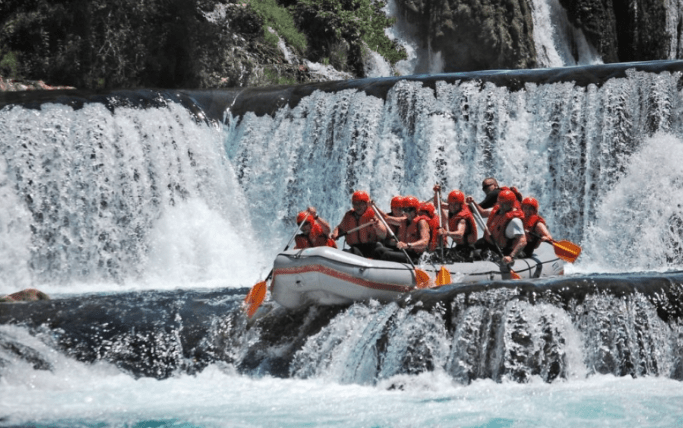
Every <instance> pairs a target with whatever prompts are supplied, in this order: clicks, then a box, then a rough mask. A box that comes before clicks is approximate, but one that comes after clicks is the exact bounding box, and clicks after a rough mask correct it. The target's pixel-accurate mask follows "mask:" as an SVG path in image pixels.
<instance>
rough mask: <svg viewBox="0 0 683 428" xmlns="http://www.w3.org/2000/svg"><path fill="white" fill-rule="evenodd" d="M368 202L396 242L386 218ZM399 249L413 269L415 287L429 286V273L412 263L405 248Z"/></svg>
mask: <svg viewBox="0 0 683 428" xmlns="http://www.w3.org/2000/svg"><path fill="white" fill-rule="evenodd" d="M370 203H371V204H372V209H373V210H374V211H375V215H376V216H377V217H379V219H380V220H381V221H382V224H384V227H386V228H387V231H389V233H390V234H391V237H392V238H394V240H396V242H397V243H398V238H397V237H396V235H395V234H394V231H393V230H391V228H390V227H389V225H388V224H387V222H386V220H384V217H382V214H380V213H379V209H377V207H376V206H375V203H374V202H372V201H371V202H370ZM401 251H403V254H405V255H406V259H408V262H409V263H410V265H411V266H412V267H413V270H414V271H415V283H416V285H417V288H426V287H427V286H429V275H428V274H427V272H425V271H423V270H420V269H418V268H416V267H415V263H413V260H412V259H411V258H410V256H409V255H408V253H407V252H406V250H405V249H403V248H401Z"/></svg>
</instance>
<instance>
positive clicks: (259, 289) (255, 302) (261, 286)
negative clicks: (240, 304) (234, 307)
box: [244, 281, 268, 318]
mask: <svg viewBox="0 0 683 428" xmlns="http://www.w3.org/2000/svg"><path fill="white" fill-rule="evenodd" d="M267 288H268V287H266V281H261V282H259V283H257V284H256V285H255V286H254V287H253V288H252V289H251V290H249V293H247V297H246V298H245V299H244V310H245V311H246V312H247V316H248V317H249V318H251V317H252V316H253V315H254V314H255V313H256V310H257V309H258V308H259V306H261V303H262V302H263V299H265V297H266V289H267Z"/></svg>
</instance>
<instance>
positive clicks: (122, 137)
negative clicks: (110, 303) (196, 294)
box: [0, 103, 258, 292]
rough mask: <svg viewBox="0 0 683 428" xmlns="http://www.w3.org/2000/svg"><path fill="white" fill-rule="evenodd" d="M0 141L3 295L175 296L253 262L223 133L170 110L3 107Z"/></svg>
mask: <svg viewBox="0 0 683 428" xmlns="http://www.w3.org/2000/svg"><path fill="white" fill-rule="evenodd" d="M0 134H1V135H2V136H0V153H2V158H0V186H1V187H0V198H2V202H3V209H2V212H1V214H0V236H1V237H2V246H1V247H0V251H2V254H3V255H4V256H5V257H3V263H2V265H0V269H2V272H1V274H0V287H2V289H3V291H4V290H8V292H9V290H16V289H17V287H18V286H27V285H33V286H40V284H50V285H57V284H64V285H68V284H74V283H89V284H93V283H95V284H97V283H100V282H101V283H103V284H104V283H111V284H125V283H130V282H131V281H143V282H145V281H146V282H149V283H153V284H155V286H158V287H166V286H168V287H173V286H174V285H175V286H177V285H178V284H182V283H183V282H192V283H195V282H196V281H199V282H202V281H211V280H216V279H217V278H220V277H226V276H227V275H228V272H232V274H233V275H234V276H233V277H237V278H239V276H240V272H246V269H247V268H246V267H245V268H243V269H241V268H239V267H238V264H239V263H236V262H238V261H239V260H244V258H245V257H249V258H250V259H252V260H258V255H257V253H256V251H255V250H254V249H253V248H252V247H251V243H250V239H249V237H250V236H251V234H252V231H251V229H250V227H251V226H250V224H249V223H248V220H247V219H246V218H245V217H244V215H243V213H242V210H241V209H240V207H242V206H244V205H246V202H245V200H244V197H243V195H242V193H241V191H240V189H239V186H238V184H237V181H236V180H235V177H234V173H233V170H232V166H231V165H230V164H229V163H228V162H227V160H226V157H225V154H224V152H223V147H222V141H221V137H220V136H221V132H220V128H216V127H215V126H214V127H212V126H207V124H205V123H203V122H197V121H196V119H194V118H193V117H192V115H191V114H190V113H189V112H188V111H187V110H186V109H185V108H183V107H181V106H180V105H178V104H175V103H170V104H169V105H168V106H167V107H164V108H150V109H133V108H125V107H120V108H117V109H116V112H115V113H113V112H112V111H110V110H108V109H107V108H106V107H105V106H103V105H101V104H98V103H93V104H87V105H85V106H84V107H83V108H82V109H80V110H74V109H73V108H71V107H68V106H64V105H56V104H44V105H43V106H42V108H41V109H40V110H32V109H24V108H21V107H7V108H5V109H4V110H2V112H1V113H0ZM247 275H248V277H249V278H250V279H251V277H252V276H253V273H251V272H250V273H248V274H247ZM96 287H97V286H96Z"/></svg>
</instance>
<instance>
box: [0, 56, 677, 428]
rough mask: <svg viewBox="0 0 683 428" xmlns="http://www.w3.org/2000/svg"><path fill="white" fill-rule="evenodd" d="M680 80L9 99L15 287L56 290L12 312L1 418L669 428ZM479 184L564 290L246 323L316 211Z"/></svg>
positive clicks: (6, 173) (663, 68)
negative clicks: (534, 244) (568, 247)
mask: <svg viewBox="0 0 683 428" xmlns="http://www.w3.org/2000/svg"><path fill="white" fill-rule="evenodd" d="M682 71H683V64H682V63H680V62H675V61H674V62H671V61H670V62H661V63H657V62H655V63H648V64H631V65H605V66H600V65H599V66H591V67H576V68H571V69H558V70H530V71H526V72H519V71H518V72H495V71H494V72H486V73H484V72H479V73H456V74H443V75H429V76H409V77H406V78H383V79H369V80H360V81H350V82H348V81H345V82H337V83H326V84H320V85H308V86H302V87H278V88H265V89H263V88H262V89H245V90H227V91H215V92H214V91H174V92H170V91H151V90H140V91H119V92H112V93H110V94H105V95H103V94H88V93H81V92H75V91H74V92H69V91H66V92H55V93H53V94H45V93H41V94H36V95H31V94H19V95H16V94H15V95H9V94H3V95H0V154H1V156H0V201H1V202H2V203H1V204H0V293H4V294H8V293H12V292H14V291H17V290H19V289H22V288H27V287H35V288H39V289H41V290H42V291H45V292H47V293H48V294H50V295H51V297H53V300H50V301H41V302H32V303H21V304H12V305H10V304H0V391H1V392H2V393H1V394H0V396H1V398H0V425H3V426H13V425H26V424H34V425H33V426H207V427H208V426H228V425H235V426H275V425H285V426H286V425H291V426H295V425H300V424H302V423H304V422H306V421H308V422H311V423H312V424H313V425H334V424H337V425H344V426H368V425H381V426H415V425H424V424H427V423H429V424H432V425H436V426H440V425H441V426H446V425H448V426H450V425H453V424H456V425H458V424H460V425H468V426H475V425H477V426H480V425H485V426H510V425H515V424H517V425H534V424H536V425H540V426H544V425H549V424H551V423H553V424H554V425H566V426H572V425H576V424H579V423H588V424H595V425H610V424H613V425H616V424H619V425H622V426H623V425H631V424H635V423H641V424H643V425H645V426H675V425H676V424H677V423H680V421H681V420H682V418H683V413H681V412H680V409H679V407H680V406H677V405H675V404H674V403H680V398H681V393H680V391H681V389H680V381H681V380H683V358H682V357H681V356H682V355H683V324H682V322H681V315H682V314H683V307H682V306H681V302H683V286H682V284H683V277H682V276H681V265H682V257H683V254H682V253H681V251H682V250H683V208H682V207H681V203H680V201H681V200H683V180H681V177H682V176H683V169H682V168H683V167H681V162H680V159H681V158H682V157H683V156H682V155H683V121H682V115H681V112H682V108H683V103H682V100H683V98H682V97H681V95H682V94H681V90H680V87H681V83H680V82H681V72H682ZM489 175H493V176H495V177H496V178H498V180H499V181H500V182H501V183H502V184H505V185H515V186H517V187H518V188H519V189H520V190H521V192H522V193H523V194H525V195H533V196H535V197H536V198H537V199H539V202H540V207H541V214H542V215H543V216H544V217H545V218H546V220H547V221H548V224H549V226H550V229H551V231H552V232H553V235H554V236H556V237H557V238H558V239H569V240H572V241H574V242H576V243H578V244H580V245H582V246H583V248H584V252H583V254H582V256H581V258H580V259H579V261H578V262H577V263H576V265H574V266H568V267H567V273H568V275H567V276H566V277H564V278H555V279H549V280H543V281H531V282H511V281H501V282H490V283H483V284H478V285H473V286H467V287H462V286H458V285H457V284H455V285H449V286H445V287H442V288H440V289H438V290H428V291H422V292H416V293H411V294H410V295H408V296H406V297H405V298H404V299H402V300H401V301H399V302H396V303H391V304H386V305H380V304H378V303H376V302H369V303H359V304H355V305H352V306H350V307H331V308H305V309H302V310H300V311H289V312H288V311H285V310H283V309H282V308H277V307H273V308H272V309H271V311H270V313H269V314H268V316H266V317H264V318H261V319H258V320H256V321H252V322H248V321H247V320H246V319H245V317H244V315H243V313H242V311H241V309H240V303H241V300H242V299H243V298H244V295H245V294H246V292H247V289H248V287H250V286H252V285H253V284H254V283H255V282H257V281H259V280H260V279H263V278H264V277H265V276H266V274H267V272H268V271H269V270H270V268H271V262H272V260H273V257H274V256H275V254H276V253H277V252H278V251H279V250H280V249H281V248H282V247H284V245H285V243H286V240H287V239H288V238H289V237H290V236H291V233H292V232H293V225H294V218H295V216H296V213H297V212H298V211H300V210H302V209H304V208H305V207H306V206H307V205H314V206H316V207H317V208H318V210H319V212H320V214H321V215H322V216H323V217H325V218H326V219H328V220H329V221H330V223H331V224H333V225H334V224H336V223H337V222H338V221H339V220H340V219H341V217H342V215H343V213H344V212H345V211H346V210H347V209H348V207H349V196H350V194H351V192H352V191H353V190H354V189H359V188H362V189H366V190H368V191H369V192H370V193H371V195H372V196H373V198H374V199H375V200H376V201H377V202H378V203H379V204H380V205H382V206H388V202H389V199H390V198H391V197H392V196H393V195H395V194H398V193H400V194H414V195H416V196H418V197H420V198H423V199H426V198H429V197H430V195H431V188H432V186H433V185H434V183H436V182H438V183H442V185H443V186H444V187H445V188H447V189H452V188H459V189H462V190H463V191H465V192H466V193H468V194H472V195H474V196H475V197H477V198H480V197H483V193H482V192H481V191H480V190H479V189H480V187H479V186H480V183H481V180H482V179H483V178H484V177H486V176H489ZM267 307H269V306H267ZM261 397H265V398H264V399H261ZM318 397H323V400H322V401H320V402H317V400H318ZM621 400H631V401H632V402H633V405H632V406H630V407H626V406H624V405H622V404H620V403H621ZM316 402H317V404H316ZM36 403H42V404H36ZM45 403H47V405H45ZM336 403H340V404H341V407H340V408H339V409H335V408H334V406H333V404H336ZM372 403H374V404H375V405H374V406H373V405H371V404H372ZM549 406H551V407H552V409H551V408H549ZM245 407H248V408H245ZM425 409H429V410H430V412H431V413H430V412H428V411H426V410H425ZM523 409H527V410H528V412H531V413H530V414H529V413H525V412H524V411H523ZM645 419H647V421H646V422H643V421H644V420H645ZM554 421H560V423H555V422H554Z"/></svg>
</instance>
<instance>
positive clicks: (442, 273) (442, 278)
mask: <svg viewBox="0 0 683 428" xmlns="http://www.w3.org/2000/svg"><path fill="white" fill-rule="evenodd" d="M434 193H436V203H437V205H436V206H437V213H438V215H439V229H441V228H443V224H442V221H441V191H438V192H434ZM438 239H439V247H440V248H441V261H442V262H443V260H444V255H443V238H442V237H441V236H439V237H438ZM450 283H451V273H450V272H448V270H446V267H445V266H443V265H442V266H441V269H439V273H438V274H437V275H436V286H437V287H441V286H442V285H445V284H450Z"/></svg>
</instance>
